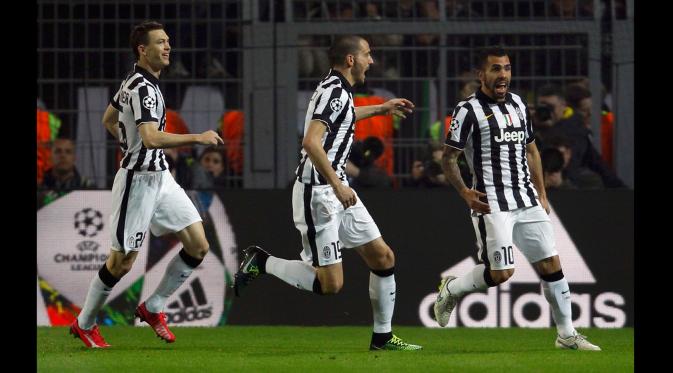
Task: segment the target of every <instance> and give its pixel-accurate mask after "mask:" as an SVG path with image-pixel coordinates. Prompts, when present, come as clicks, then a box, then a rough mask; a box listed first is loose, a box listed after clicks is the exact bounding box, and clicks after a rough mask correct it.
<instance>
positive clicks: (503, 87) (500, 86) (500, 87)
mask: <svg viewBox="0 0 673 373" xmlns="http://www.w3.org/2000/svg"><path fill="white" fill-rule="evenodd" d="M495 93H498V94H505V93H507V83H506V82H500V83H497V84H496V85H495Z"/></svg>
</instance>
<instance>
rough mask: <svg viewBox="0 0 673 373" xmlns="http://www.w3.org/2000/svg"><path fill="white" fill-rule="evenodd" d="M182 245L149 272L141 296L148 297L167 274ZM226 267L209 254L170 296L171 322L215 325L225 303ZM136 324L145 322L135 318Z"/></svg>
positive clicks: (174, 248) (168, 312)
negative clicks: (167, 268) (168, 267)
mask: <svg viewBox="0 0 673 373" xmlns="http://www.w3.org/2000/svg"><path fill="white" fill-rule="evenodd" d="M181 248H182V245H181V244H180V243H178V244H176V245H175V246H173V248H172V249H171V250H169V251H168V252H167V253H166V254H165V255H164V256H163V258H162V259H161V260H160V261H159V262H158V263H157V264H155V265H154V266H153V267H152V268H151V269H150V270H149V271H148V272H147V273H146V274H145V282H144V283H143V291H142V299H146V298H147V297H149V296H150V295H151V294H152V292H153V291H154V289H156V287H157V285H159V282H160V281H161V278H162V277H163V275H164V272H165V270H166V267H167V266H168V263H169V262H170V261H171V260H172V259H173V257H174V256H175V255H177V254H178V251H180V249H181ZM224 296H225V281H224V268H223V266H222V263H220V260H219V259H218V258H217V257H216V256H215V255H212V253H209V254H208V255H206V257H205V258H204V259H203V262H201V265H199V266H198V267H197V268H196V269H194V271H193V272H192V274H191V275H190V276H189V277H188V278H187V281H185V282H184V283H183V284H182V285H180V287H179V288H178V290H176V291H175V293H173V295H172V296H171V297H170V298H168V301H167V302H166V307H165V308H164V312H165V313H166V322H168V325H180V326H215V325H217V324H218V322H219V320H220V315H221V313H222V310H223V307H224ZM136 325H142V326H146V325H147V324H146V323H144V322H140V321H139V320H138V319H136Z"/></svg>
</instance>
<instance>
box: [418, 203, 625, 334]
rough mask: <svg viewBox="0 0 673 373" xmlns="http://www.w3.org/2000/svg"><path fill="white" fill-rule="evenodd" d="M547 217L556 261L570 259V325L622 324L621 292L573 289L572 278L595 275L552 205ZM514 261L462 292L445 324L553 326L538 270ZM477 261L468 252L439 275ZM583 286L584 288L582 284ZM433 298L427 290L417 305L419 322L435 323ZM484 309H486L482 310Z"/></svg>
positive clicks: (586, 279)
mask: <svg viewBox="0 0 673 373" xmlns="http://www.w3.org/2000/svg"><path fill="white" fill-rule="evenodd" d="M550 208H551V206H550ZM549 218H550V219H551V221H552V224H553V225H554V232H555V235H556V237H555V238H556V249H557V251H558V253H559V257H560V258H561V262H562V263H568V264H571V265H566V266H564V267H563V273H564V275H565V278H566V279H567V280H568V283H570V293H571V301H572V304H573V324H574V326H575V327H576V328H588V327H601V328H621V327H623V326H624V325H625V324H626V313H625V312H624V310H623V309H622V306H624V297H623V296H622V295H621V294H618V293H615V292H611V291H608V292H603V293H597V292H593V293H579V292H577V293H575V292H574V291H573V285H572V284H595V283H596V279H595V278H594V276H593V274H592V273H591V270H590V269H589V267H588V266H587V264H586V262H585V261H584V258H582V255H581V254H580V252H579V251H578V249H577V247H576V246H575V244H574V242H573V241H572V239H571V238H570V235H569V234H568V232H567V231H566V229H565V227H564V226H563V224H562V223H561V221H560V220H559V218H558V216H557V215H556V213H555V212H554V210H551V212H550V214H549ZM496 253H497V251H496ZM512 253H513V254H514V255H521V254H520V253H519V252H517V251H512ZM505 259H506V258H505ZM515 262H516V263H517V266H516V271H514V275H513V276H512V278H511V279H510V280H509V281H507V282H505V283H504V284H502V285H500V286H496V287H490V288H488V290H487V291H486V292H474V293H468V294H466V295H464V296H463V297H462V298H461V300H460V301H459V302H458V304H457V305H456V307H455V308H454V309H453V312H452V313H451V318H450V319H449V324H448V326H449V327H457V326H466V327H493V328H495V327H512V326H519V327H535V328H549V327H552V326H554V324H553V321H552V318H551V312H550V307H549V303H547V300H546V299H545V297H544V294H543V293H542V291H541V287H540V285H539V283H540V278H539V276H538V275H537V273H536V272H535V270H534V269H533V267H532V266H531V264H530V263H528V261H527V260H526V259H525V257H520V258H519V259H518V261H515ZM476 264H477V263H476V262H475V260H474V259H473V258H472V257H467V258H465V259H463V260H462V261H460V262H459V263H457V264H455V265H453V266H452V267H450V268H449V269H447V270H445V271H444V272H442V274H441V277H442V278H443V277H446V276H447V275H452V276H463V275H465V274H468V273H469V271H470V270H471V269H472V268H474V266H475V265H476ZM438 282H439V281H438ZM519 284H522V285H519ZM523 284H527V285H523ZM532 286H535V287H536V288H537V289H536V290H535V291H530V292H523V293H522V292H521V290H522V289H526V288H527V289H530V288H531V287H532ZM582 288H583V289H586V286H583V287H582ZM517 290H518V291H517ZM592 298H593V299H592ZM436 299H437V293H432V294H428V295H427V296H425V297H424V298H423V300H422V301H421V303H420V305H419V310H418V315H419V317H420V320H421V323H422V324H423V325H425V326H427V327H439V325H437V322H436V321H435V320H434V318H433V317H434V312H433V306H434V303H435V300H436ZM475 306H476V307H475ZM484 309H485V310H486V313H485V316H484V312H483V310H484ZM531 309H533V312H531ZM524 310H525V311H524Z"/></svg>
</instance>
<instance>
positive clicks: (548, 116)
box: [533, 85, 626, 188]
mask: <svg viewBox="0 0 673 373" xmlns="http://www.w3.org/2000/svg"><path fill="white" fill-rule="evenodd" d="M533 125H534V127H535V133H536V136H535V137H536V138H535V140H536V141H537V144H538V145H539V146H540V148H541V149H542V150H544V149H546V148H547V147H548V144H546V143H545V140H546V139H549V138H550V137H555V136H562V137H565V138H567V139H568V140H569V142H570V146H571V157H570V162H569V164H568V166H567V169H566V174H567V177H568V179H569V180H570V181H572V182H573V183H574V184H575V185H577V186H578V187H580V188H583V187H584V185H583V183H582V181H583V179H584V178H583V177H582V176H581V175H586V174H587V171H592V172H594V173H596V174H598V175H599V176H600V178H601V180H602V181H603V184H604V185H605V187H606V188H623V187H626V185H624V183H623V182H622V181H621V180H620V179H619V178H618V177H617V175H615V173H614V172H613V171H612V170H610V168H609V167H608V166H607V165H606V164H605V162H604V161H603V159H602V158H601V156H600V154H599V153H598V151H597V150H596V148H595V147H594V145H593V143H592V142H591V132H590V131H589V130H588V129H587V128H586V127H585V126H584V122H583V119H582V116H581V115H580V114H579V113H576V112H575V111H573V109H572V108H571V107H569V106H568V105H567V104H566V101H565V99H564V95H563V92H561V90H560V89H559V88H557V87H556V86H553V85H546V86H543V87H540V89H538V92H537V104H536V107H535V120H534V121H533Z"/></svg>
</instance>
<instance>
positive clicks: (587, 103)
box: [565, 83, 614, 170]
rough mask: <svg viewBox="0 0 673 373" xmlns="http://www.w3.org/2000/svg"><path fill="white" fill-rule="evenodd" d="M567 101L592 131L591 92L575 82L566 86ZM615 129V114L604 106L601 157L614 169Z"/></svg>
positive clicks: (601, 129) (601, 128)
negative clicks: (613, 143) (613, 147)
mask: <svg viewBox="0 0 673 373" xmlns="http://www.w3.org/2000/svg"><path fill="white" fill-rule="evenodd" d="M565 98H566V102H567V103H568V105H569V106H570V107H572V108H573V109H574V110H575V111H576V112H577V113H579V114H580V115H581V116H582V118H583V119H584V126H585V127H586V128H587V129H588V130H589V131H590V132H591V92H590V91H589V90H588V89H587V88H585V87H584V85H582V84H580V83H574V84H570V85H568V87H566V95H565ZM613 130H614V115H613V114H612V113H611V112H610V111H609V110H607V108H605V107H604V108H603V110H602V111H601V127H600V131H601V157H602V158H603V160H604V161H605V163H606V164H607V165H608V167H610V169H612V170H614V167H613V162H612V159H613V150H612V142H613V137H612V136H613Z"/></svg>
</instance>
